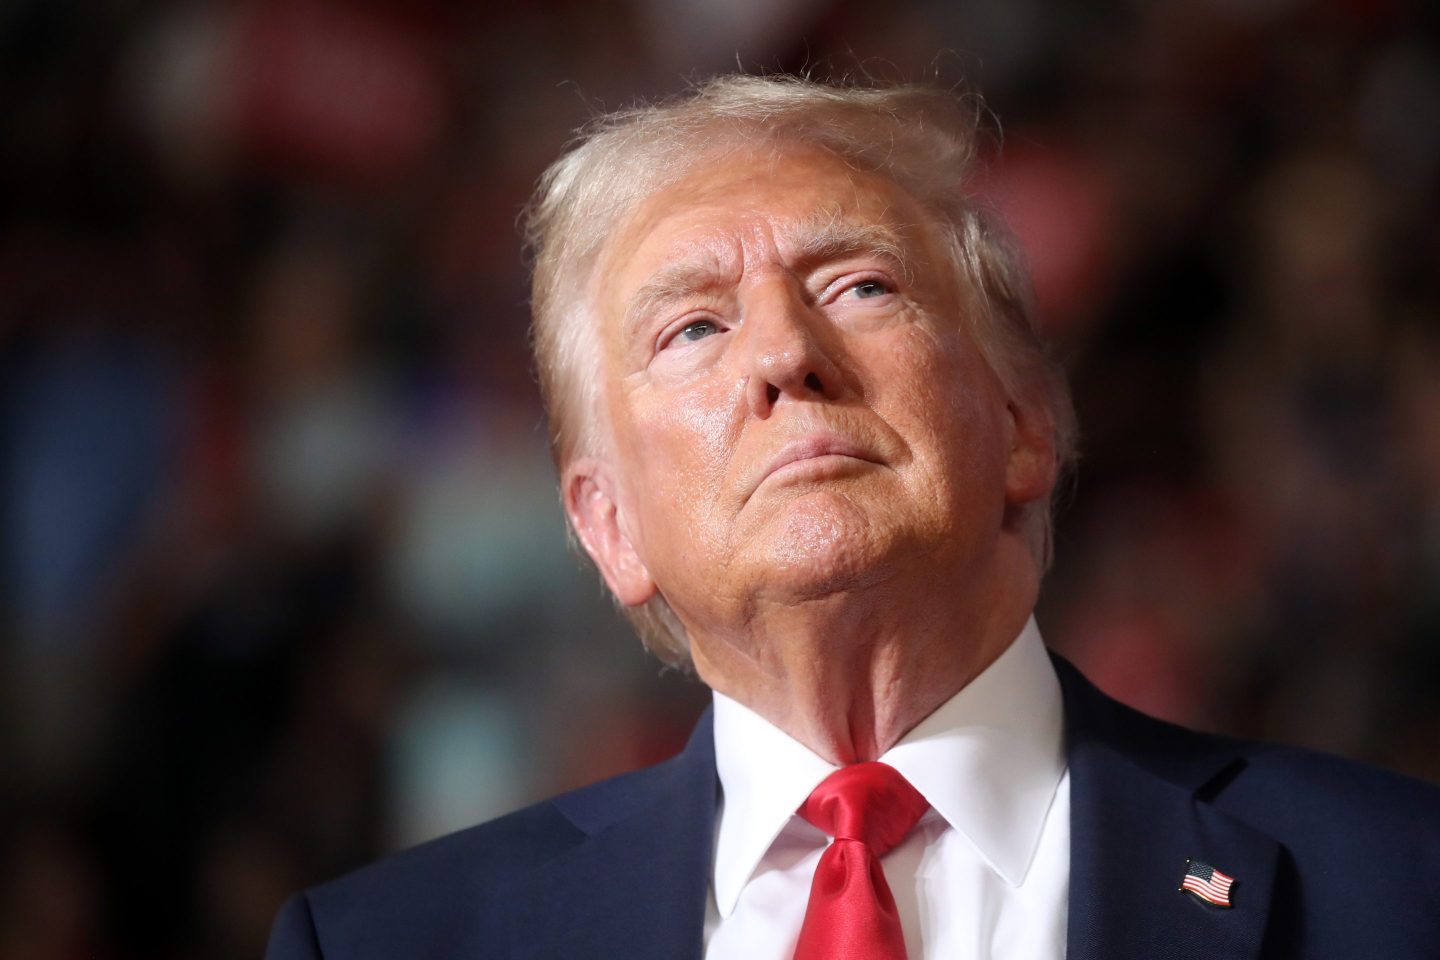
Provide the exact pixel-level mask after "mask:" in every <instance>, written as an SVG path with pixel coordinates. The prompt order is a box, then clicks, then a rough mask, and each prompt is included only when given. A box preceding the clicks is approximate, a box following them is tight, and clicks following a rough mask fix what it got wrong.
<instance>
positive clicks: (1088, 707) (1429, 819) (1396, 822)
mask: <svg viewBox="0 0 1440 960" xmlns="http://www.w3.org/2000/svg"><path fill="white" fill-rule="evenodd" d="M1057 672H1058V673H1059V675H1060V678H1061V684H1062V688H1063V689H1064V691H1065V697H1066V708H1067V709H1066V713H1067V724H1068V729H1067V736H1068V737H1070V739H1071V744H1070V749H1071V751H1072V758H1073V756H1074V751H1075V750H1076V749H1077V748H1078V749H1085V745H1086V744H1087V743H1089V744H1098V745H1103V748H1108V749H1114V750H1116V751H1118V752H1119V753H1120V754H1121V755H1123V756H1124V757H1126V758H1127V759H1128V760H1129V761H1131V762H1133V763H1135V764H1136V765H1137V766H1139V767H1142V768H1144V769H1145V770H1147V771H1149V772H1151V773H1154V774H1156V775H1158V776H1160V777H1162V778H1164V779H1166V780H1169V781H1170V782H1172V783H1174V784H1176V785H1178V786H1180V787H1182V788H1184V789H1186V790H1188V791H1191V792H1193V795H1194V798H1195V800H1196V801H1198V802H1200V803H1204V804H1207V805H1209V806H1212V807H1213V808H1215V809H1216V810H1218V811H1221V812H1223V813H1225V814H1226V815H1228V816H1230V817H1232V818H1234V819H1236V820H1239V821H1241V822H1242V823H1245V824H1246V825H1248V826H1250V827H1252V828H1254V829H1255V830H1258V831H1259V832H1261V833H1263V834H1265V835H1267V836H1270V837H1273V838H1274V839H1275V840H1277V841H1279V843H1280V844H1281V845H1282V846H1283V847H1284V848H1285V849H1286V851H1287V854H1288V856H1289V857H1290V858H1291V859H1292V861H1293V862H1294V864H1295V866H1296V867H1297V868H1298V869H1299V870H1300V871H1301V873H1302V874H1312V875H1316V876H1327V875H1328V876H1331V877H1336V878H1339V877H1344V876H1347V875H1348V876H1352V877H1353V876H1359V875H1365V876H1367V877H1368V878H1369V879H1371V880H1372V881H1375V882H1382V875H1383V877H1384V878H1388V880H1386V881H1384V882H1388V884H1389V885H1390V886H1391V887H1392V888H1394V887H1397V886H1401V885H1406V884H1412V883H1414V884H1418V885H1420V887H1419V888H1421V889H1427V890H1434V889H1437V888H1435V886H1434V882H1433V877H1435V876H1436V875H1437V871H1440V787H1437V786H1435V785H1434V784H1430V783H1425V782H1422V781H1419V780H1415V779H1413V778H1410V777H1406V776H1402V775H1400V774H1398V773H1394V772H1392V771H1388V770H1383V769H1380V768H1378V767H1373V766H1370V765H1368V764H1364V763H1360V762H1357V761H1354V760H1347V759H1343V758H1341V757H1337V756H1333V755H1330V754H1326V753H1321V752H1318V751H1314V750H1308V749H1304V748H1300V747H1291V746H1283V745H1279V744H1272V743H1264V742H1260V741H1254V740H1243V739H1236V738H1232V737H1226V736H1220V735H1217V734H1210V733H1202V732H1198V731H1194V730H1189V729H1186V728H1184V727H1179V726H1176V725H1174V724H1171V723H1166V722H1164V721H1161V720H1157V719H1155V718H1153V717H1149V716H1146V715H1145V714H1142V713H1139V712H1138V711H1135V710H1132V709H1131V708H1129V707H1126V706H1124V705H1123V704H1120V703H1118V702H1117V701H1114V700H1112V699H1110V698H1109V697H1107V696H1105V695H1104V694H1103V693H1101V692H1100V691H1098V690H1097V689H1095V688H1094V687H1093V686H1092V685H1090V684H1089V682H1088V681H1086V680H1085V679H1084V677H1082V676H1081V675H1080V674H1079V673H1078V671H1075V669H1074V668H1073V667H1071V666H1070V665H1069V664H1067V663H1064V662H1063V661H1057Z"/></svg>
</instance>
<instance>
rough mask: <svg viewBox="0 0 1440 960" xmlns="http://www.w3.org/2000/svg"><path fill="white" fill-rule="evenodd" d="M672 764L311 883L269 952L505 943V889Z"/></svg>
mask: <svg viewBox="0 0 1440 960" xmlns="http://www.w3.org/2000/svg"><path fill="white" fill-rule="evenodd" d="M675 766H676V762H675V761H674V760H671V761H668V762H666V763H662V764H660V765H658V766H655V767H649V768H646V769H644V770H638V771H635V772H632V773H628V774H624V775H622V776H619V777H615V778H612V779H610V780H605V781H601V782H600V783H596V784H592V785H591V786H588V787H583V788H581V789H579V790H575V791H571V792H569V793H565V794H561V795H559V796H556V797H552V798H550V799H548V800H544V801H542V802H540V803H537V804H534V805H532V806H529V807H525V808H524V809H521V810H517V811H515V812H514V813H510V814H507V815H505V816H502V817H499V818H498V819H495V820H491V821H489V822H487V823H483V824H480V825H478V826H475V827H471V828H469V829H466V830H462V831H459V832H458V833H453V834H450V835H448V836H445V837H441V838H439V839H436V840H432V841H430V842H428V843H424V844H421V845H420V846H417V847H413V848H411V849H408V850H405V851H402V852H400V853H396V854H393V855H391V856H389V857H386V858H384V859H382V860H379V861H377V862H375V863H372V864H369V865H368V866H365V867H362V868H360V869H359V870H356V871H354V872H352V873H349V874H346V875H344V876H342V877H340V878H338V879H335V880H332V881H330V882H328V883H324V884H321V885H319V886H316V887H312V888H310V889H308V890H306V891H304V892H303V893H301V894H298V895H297V896H296V897H295V898H293V899H292V900H291V902H290V903H288V904H287V905H286V907H285V909H284V910H283V911H282V913H281V915H280V917H279V918H278V919H277V921H276V924H275V930H274V932H273V933H272V938H271V945H270V953H269V955H268V956H269V957H270V958H271V960H279V958H285V960H290V958H292V957H293V958H297V960H298V958H301V957H307V958H309V957H316V956H327V957H356V958H359V957H376V958H379V957H396V956H405V955H413V954H414V953H415V952H416V949H417V941H424V942H428V943H430V944H432V945H433V947H434V950H435V951H436V952H437V955H443V954H445V953H448V952H452V951H454V950H456V949H458V948H459V945H461V944H486V943H491V944H493V943H496V942H498V941H501V940H503V939H504V938H505V937H506V936H507V935H508V916H509V914H508V910H509V907H511V906H513V903H514V898H513V897H512V896H511V895H510V891H511V890H512V889H514V888H516V887H517V886H522V885H524V884H525V883H527V882H528V881H530V880H531V879H532V878H533V876H534V875H535V874H536V872H537V871H539V870H541V869H542V868H543V867H545V866H546V865H547V864H550V863H551V862H552V861H554V860H556V859H557V858H560V857H563V856H565V855H566V854H567V853H568V852H569V851H571V850H572V849H574V848H575V847H577V846H579V845H580V844H582V843H583V842H584V841H585V840H586V839H587V838H588V837H590V836H592V835H593V834H595V833H596V832H598V831H601V830H603V829H605V827H606V825H607V824H608V823H609V822H612V821H615V820H618V819H620V818H624V817H627V816H631V815H634V814H636V813H641V812H643V811H644V809H645V807H646V806H647V805H648V804H651V803H654V802H657V801H656V798H657V797H659V796H663V794H664V788H665V785H666V783H667V782H668V781H669V780H670V779H672V778H674V777H675V776H676V775H677V774H676V771H675V770H674V767H675ZM421 952H424V951H423V950H422V951H421Z"/></svg>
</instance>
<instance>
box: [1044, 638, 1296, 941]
mask: <svg viewBox="0 0 1440 960" xmlns="http://www.w3.org/2000/svg"><path fill="white" fill-rule="evenodd" d="M1056 670H1057V673H1058V674H1059V676H1060V681H1061V689H1062V691H1063V694H1064V698H1065V713H1066V739H1067V752H1068V756H1069V763H1070V811H1071V814H1070V815H1071V839H1070V843H1071V853H1070V916H1069V921H1068V934H1067V938H1068V942H1069V946H1068V950H1067V956H1068V957H1070V958H1071V960H1101V958H1105V960H1110V958H1116V957H1151V956H1165V957H1171V958H1176V960H1185V958H1195V960H1200V958H1205V960H1244V958H1253V957H1256V956H1258V955H1259V953H1260V949H1261V946H1262V944H1263V941H1264V935H1265V929H1266V924H1267V920H1268V918H1269V913H1270V901H1271V893H1272V888H1273V886H1274V883H1275V880H1276V871H1277V866H1278V863H1279V861H1280V856H1281V852H1282V851H1281V847H1280V845H1279V844H1278V843H1276V842H1275V841H1274V840H1273V839H1271V838H1270V837H1268V836H1266V835H1264V834H1262V833H1260V832H1259V831H1257V830H1255V829H1253V828H1251V827H1249V826H1247V825H1246V824H1244V823H1242V822H1240V821H1239V820H1236V819H1234V818H1233V817H1230V816H1229V815H1227V814H1225V813H1223V812H1222V811H1220V810H1219V809H1217V808H1216V807H1214V806H1212V805H1211V803H1210V802H1208V801H1209V800H1210V799H1213V797H1214V795H1216V794H1217V793H1218V792H1220V791H1223V788H1224V785H1225V784H1226V783H1228V782H1229V778H1230V776H1231V775H1232V774H1233V773H1234V772H1235V770H1236V768H1237V764H1238V763H1239V762H1240V761H1239V760H1238V758H1237V756H1236V753H1235V751H1234V749H1233V745H1231V744H1230V743H1229V742H1228V741H1224V740H1222V739H1220V738H1211V737H1204V736H1201V735H1197V734H1192V733H1189V732H1188V731H1184V730H1181V729H1180V728H1178V727H1172V726H1170V725H1169V724H1163V723H1160V722H1159V721H1156V720H1152V719H1150V718H1148V717H1144V716H1142V715H1140V714H1137V713H1135V712H1134V711H1131V710H1129V709H1128V708H1126V707H1123V706H1121V705H1120V704H1118V703H1115V702H1114V701H1113V700H1110V699H1109V698H1108V697H1105V696H1104V695H1103V694H1101V693H1100V692H1099V691H1098V690H1096V689H1095V688H1094V687H1092V686H1091V685H1090V684H1089V683H1088V682H1087V681H1086V680H1085V679H1084V678H1083V677H1082V676H1080V674H1079V673H1078V672H1077V671H1075V669H1074V668H1073V667H1071V666H1070V665H1069V664H1068V663H1065V662H1064V661H1063V660H1059V659H1058V658H1057V663H1056ZM1187 859H1194V860H1203V861H1204V862H1206V863H1209V864H1211V865H1213V866H1215V867H1217V868H1219V869H1220V870H1222V871H1224V872H1225V873H1227V874H1229V875H1231V876H1232V877H1235V878H1236V882H1235V886H1234V888H1233V891H1232V896H1231V899H1232V902H1233V906H1232V907H1231V908H1229V909H1224V908H1220V907H1214V906H1210V905H1209V904H1205V903H1201V902H1199V901H1198V900H1196V898H1195V897H1193V896H1192V895H1191V894H1189V893H1182V892H1180V890H1179V889H1178V888H1179V886H1180V881H1181V879H1182V877H1183V876H1184V873H1185V866H1186V860H1187Z"/></svg>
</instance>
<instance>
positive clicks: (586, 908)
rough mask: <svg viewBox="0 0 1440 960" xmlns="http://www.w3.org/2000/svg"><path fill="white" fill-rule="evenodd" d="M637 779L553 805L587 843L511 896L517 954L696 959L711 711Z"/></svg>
mask: <svg viewBox="0 0 1440 960" xmlns="http://www.w3.org/2000/svg"><path fill="white" fill-rule="evenodd" d="M637 776H639V777H643V778H644V779H643V780H636V781H634V782H632V783H631V784H629V785H628V788H622V789H618V790H614V791H607V792H605V793H604V794H603V795H601V796H599V797H594V798H592V797H590V796H589V795H582V796H584V800H583V801H578V802H577V801H573V800H572V801H569V802H567V801H566V800H565V799H564V798H562V799H561V800H559V801H557V804H558V805H559V806H560V808H561V810H562V812H563V813H565V814H566V816H568V817H569V818H570V819H571V820H572V821H573V822H575V823H576V825H577V826H579V827H580V828H581V829H582V830H584V831H585V832H586V834H587V837H586V839H585V840H583V841H582V842H581V843H579V844H578V845H576V846H575V847H572V848H571V849H570V850H568V851H567V852H566V853H564V854H562V855H561V856H560V857H558V858H556V859H555V860H552V861H550V862H549V863H547V864H546V865H545V866H544V867H543V868H541V869H540V870H539V871H537V873H536V874H535V875H534V876H532V877H530V878H529V879H528V880H527V882H526V883H525V884H524V885H523V888H522V889H521V890H520V891H518V893H519V896H517V897H516V898H515V901H514V902H515V903H516V904H517V909H516V911H515V917H514V921H513V924H512V929H513V930H514V931H516V934H515V937H514V950H513V955H514V956H519V957H529V958H534V960H540V958H561V957H564V958H571V957H633V958H637V960H645V958H654V960H689V958H694V960H699V957H700V955H701V949H702V946H703V935H704V922H705V904H706V900H707V898H708V897H709V888H710V861H711V855H712V849H711V848H712V846H713V843H714V832H715V831H714V826H715V798H716V791H717V780H716V775H715V751H714V734H713V732H712V728H711V722H710V713H709V711H707V712H706V713H705V715H704V716H703V717H702V718H701V720H700V723H699V724H697V725H696V728H695V732H694V734H692V736H691V738H690V743H689V745H688V746H687V747H686V748H685V751H684V752H683V753H681V754H680V756H678V757H676V758H675V759H674V760H671V761H670V762H669V763H668V764H666V765H664V766H663V767H661V768H659V769H656V770H652V771H646V772H645V773H642V774H639V775H637Z"/></svg>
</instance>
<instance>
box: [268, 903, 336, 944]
mask: <svg viewBox="0 0 1440 960" xmlns="http://www.w3.org/2000/svg"><path fill="white" fill-rule="evenodd" d="M322 956H323V955H322V954H321V953H320V939H319V937H318V936H316V934H315V919H314V918H313V917H312V916H311V915H310V901H309V900H308V899H306V896H305V894H303V893H297V894H296V895H295V896H293V897H291V898H290V899H289V900H287V901H286V902H285V905H284V906H283V907H281V908H280V913H279V915H278V916H277V917H276V918H275V925H274V926H273V927H271V928H270V946H269V947H268V948H267V949H266V951H265V960H321V958H322Z"/></svg>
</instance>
